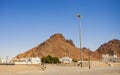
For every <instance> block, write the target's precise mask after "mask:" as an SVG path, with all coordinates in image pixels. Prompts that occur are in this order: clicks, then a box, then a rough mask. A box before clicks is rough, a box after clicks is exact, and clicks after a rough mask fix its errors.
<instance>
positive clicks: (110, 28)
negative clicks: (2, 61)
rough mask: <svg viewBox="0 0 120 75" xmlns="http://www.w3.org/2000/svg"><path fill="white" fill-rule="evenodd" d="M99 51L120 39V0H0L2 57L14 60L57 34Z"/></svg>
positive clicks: (77, 45) (0, 50)
mask: <svg viewBox="0 0 120 75" xmlns="http://www.w3.org/2000/svg"><path fill="white" fill-rule="evenodd" d="M77 13H80V14H81V16H82V18H81V29H82V46H83V47H87V48H90V49H91V50H96V49H97V48H98V47H99V46H100V45H102V44H103V43H106V42H108V41H109V40H112V39H120V0H0V57H2V58H5V57H6V56H9V57H14V56H16V55H17V54H19V53H23V52H25V51H27V50H29V49H31V48H33V47H35V46H36V45H38V44H40V43H42V42H44V41H45V40H47V39H48V38H49V37H50V36H51V35H53V34H55V33H61V34H63V35H64V36H65V38H66V39H72V40H73V42H74V44H75V45H76V47H79V32H78V31H79V30H78V20H77V17H76V14H77Z"/></svg>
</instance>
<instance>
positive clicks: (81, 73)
mask: <svg viewBox="0 0 120 75" xmlns="http://www.w3.org/2000/svg"><path fill="white" fill-rule="evenodd" d="M45 66H46V67H47V69H46V70H45V71H43V70H42V69H41V66H40V65H0V75H120V67H91V69H88V67H83V68H81V67H77V66H58V65H45Z"/></svg>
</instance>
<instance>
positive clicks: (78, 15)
mask: <svg viewBox="0 0 120 75" xmlns="http://www.w3.org/2000/svg"><path fill="white" fill-rule="evenodd" d="M76 16H77V17H78V25H79V40H80V64H81V68H82V65H83V64H82V60H83V59H82V40H81V25H80V18H81V16H80V14H77V15H76Z"/></svg>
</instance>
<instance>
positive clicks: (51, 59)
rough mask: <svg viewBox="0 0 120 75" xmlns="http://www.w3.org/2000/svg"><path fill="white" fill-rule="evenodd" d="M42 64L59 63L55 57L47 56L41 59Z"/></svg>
mask: <svg viewBox="0 0 120 75" xmlns="http://www.w3.org/2000/svg"><path fill="white" fill-rule="evenodd" d="M41 61H42V63H54V64H56V63H60V61H59V59H58V58H57V57H52V56H51V55H48V56H46V57H42V58H41Z"/></svg>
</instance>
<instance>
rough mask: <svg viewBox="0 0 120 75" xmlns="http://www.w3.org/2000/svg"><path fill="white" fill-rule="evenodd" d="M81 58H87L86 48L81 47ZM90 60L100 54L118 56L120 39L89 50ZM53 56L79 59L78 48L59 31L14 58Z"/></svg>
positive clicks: (97, 57)
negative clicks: (94, 49)
mask: <svg viewBox="0 0 120 75" xmlns="http://www.w3.org/2000/svg"><path fill="white" fill-rule="evenodd" d="M82 52H83V54H82V55H83V60H88V52H89V50H88V49H87V48H85V47H84V48H82ZM90 53H91V60H100V59H101V56H102V54H113V53H115V54H117V55H118V56H120V40H115V39H114V40H111V41H109V42H108V43H105V44H103V45H101V47H99V48H98V49H97V50H96V51H94V52H92V51H91V52H90ZM47 55H51V56H55V57H58V58H61V57H64V56H69V57H71V58H72V59H75V60H80V49H79V48H76V47H75V45H74V43H73V42H72V40H67V39H65V38H64V36H63V35H62V34H60V33H57V34H54V35H52V36H51V37H50V38H49V39H48V40H46V41H45V42H43V43H41V44H39V45H38V46H36V47H34V48H32V49H30V50H28V51H27V52H25V53H22V54H19V55H17V56H16V57H15V58H24V57H37V56H38V57H43V56H47Z"/></svg>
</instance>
